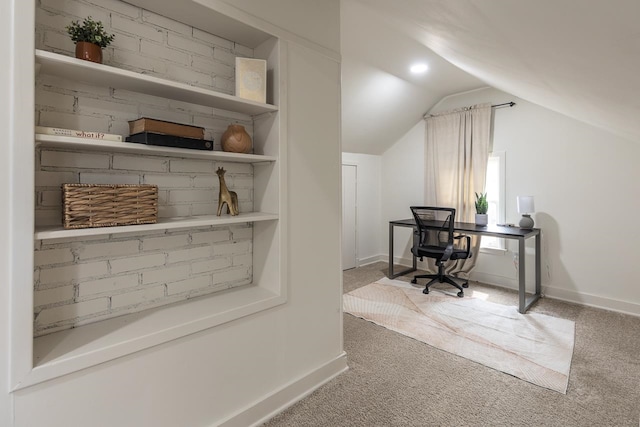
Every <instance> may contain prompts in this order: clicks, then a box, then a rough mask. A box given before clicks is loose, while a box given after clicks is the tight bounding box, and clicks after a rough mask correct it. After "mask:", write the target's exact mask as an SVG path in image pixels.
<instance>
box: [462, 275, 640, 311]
mask: <svg viewBox="0 0 640 427" xmlns="http://www.w3.org/2000/svg"><path fill="white" fill-rule="evenodd" d="M471 280H475V281H477V282H481V283H486V284H487V285H493V286H500V287H502V288H507V289H513V290H516V291H517V290H518V281H517V280H516V279H514V278H510V277H504V276H497V275H493V274H488V273H471ZM533 291H534V285H533V284H532V283H529V284H527V292H533ZM542 295H543V296H544V297H545V298H552V299H557V300H561V301H566V302H571V303H574V304H579V305H584V306H588V307H595V308H601V309H603V310H609V311H615V312H618V313H624V314H630V315H632V316H640V304H637V303H632V302H628V301H620V300H616V299H613V298H607V297H601V296H597V295H591V294H587V293H584V292H576V291H570V290H566V289H561V288H558V287H554V286H549V285H545V284H543V285H542Z"/></svg>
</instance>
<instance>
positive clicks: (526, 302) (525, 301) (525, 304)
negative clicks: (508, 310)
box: [518, 234, 542, 314]
mask: <svg viewBox="0 0 640 427" xmlns="http://www.w3.org/2000/svg"><path fill="white" fill-rule="evenodd" d="M535 239H536V265H535V275H536V289H535V293H534V294H533V295H532V296H530V297H529V298H527V295H526V289H525V275H524V264H525V262H524V261H525V260H524V258H525V256H526V255H525V250H524V243H525V240H524V238H521V239H518V257H519V258H520V262H519V263H518V265H519V270H520V275H519V290H518V291H519V299H520V301H519V304H518V311H519V312H520V313H523V314H524V313H526V312H527V310H528V309H529V307H531V305H532V304H533V303H534V302H536V301H538V300H539V299H540V296H541V295H542V285H541V283H542V282H541V281H542V277H541V274H540V273H541V264H542V261H541V258H542V254H541V252H540V246H541V245H540V234H536V237H535Z"/></svg>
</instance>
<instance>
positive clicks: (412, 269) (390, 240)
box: [388, 223, 418, 279]
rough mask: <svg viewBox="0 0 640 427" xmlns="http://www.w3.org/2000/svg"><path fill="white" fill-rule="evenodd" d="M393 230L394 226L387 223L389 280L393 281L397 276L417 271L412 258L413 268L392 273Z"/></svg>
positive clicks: (414, 260)
mask: <svg viewBox="0 0 640 427" xmlns="http://www.w3.org/2000/svg"><path fill="white" fill-rule="evenodd" d="M393 228H394V225H393V224H392V223H389V275H388V276H389V279H394V278H396V277H398V276H402V275H403V274H407V273H411V272H412V271H416V269H417V266H418V264H417V261H416V257H415V256H414V257H413V268H408V269H406V270H403V271H400V272H398V273H394V272H393V258H394V256H393Z"/></svg>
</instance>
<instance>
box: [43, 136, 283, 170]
mask: <svg viewBox="0 0 640 427" xmlns="http://www.w3.org/2000/svg"><path fill="white" fill-rule="evenodd" d="M36 144H37V145H40V146H43V147H47V148H64V149H74V150H76V149H77V150H83V151H100V152H109V153H125V154H142V155H146V156H170V157H176V158H183V159H203V160H219V161H225V162H236V163H254V164H255V163H266V162H275V161H276V160H277V157H275V156H264V155H262V154H240V153H228V152H225V151H207V150H192V149H187V148H174V147H161V146H157V145H145V144H138V143H135V142H114V141H105V140H98V139H89V138H76V137H70V136H58V135H44V134H36Z"/></svg>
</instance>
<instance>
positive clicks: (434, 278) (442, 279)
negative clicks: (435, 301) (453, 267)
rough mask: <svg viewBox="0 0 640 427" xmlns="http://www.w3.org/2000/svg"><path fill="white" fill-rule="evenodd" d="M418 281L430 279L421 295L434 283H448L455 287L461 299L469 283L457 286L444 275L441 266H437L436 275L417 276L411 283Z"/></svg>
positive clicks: (427, 291) (426, 292)
mask: <svg viewBox="0 0 640 427" xmlns="http://www.w3.org/2000/svg"><path fill="white" fill-rule="evenodd" d="M418 279H431V281H430V282H429V283H427V284H426V285H425V287H424V290H423V291H422V293H423V294H428V293H429V287H430V286H431V285H433V284H434V283H448V284H450V285H452V286H455V287H456V288H457V289H458V290H459V291H460V292H458V294H457V295H458V297H460V298H462V297H463V296H464V290H463V288H468V287H469V281H465V282H464V283H463V284H462V285H459V284H458V283H457V282H455V281H454V280H453V279H452V278H451V277H450V276H447V275H446V274H444V267H443V265H442V264H438V274H419V275H417V276H414V277H413V280H412V281H411V283H413V284H416V283H418Z"/></svg>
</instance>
